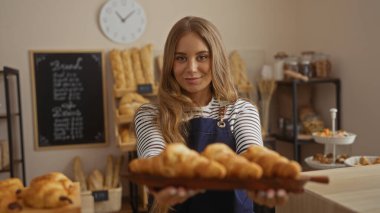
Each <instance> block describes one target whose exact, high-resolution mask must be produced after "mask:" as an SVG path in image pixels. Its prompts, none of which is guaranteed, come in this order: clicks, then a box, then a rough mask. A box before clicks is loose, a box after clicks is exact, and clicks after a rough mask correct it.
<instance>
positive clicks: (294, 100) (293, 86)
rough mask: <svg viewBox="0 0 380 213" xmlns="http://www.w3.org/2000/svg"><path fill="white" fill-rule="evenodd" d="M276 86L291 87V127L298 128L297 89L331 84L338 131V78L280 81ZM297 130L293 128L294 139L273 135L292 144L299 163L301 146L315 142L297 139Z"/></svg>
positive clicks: (295, 157)
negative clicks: (334, 97)
mask: <svg viewBox="0 0 380 213" xmlns="http://www.w3.org/2000/svg"><path fill="white" fill-rule="evenodd" d="M276 83H277V85H278V86H279V87H281V86H286V87H289V86H290V87H291V94H292V97H291V99H292V115H291V116H292V117H291V119H292V125H293V127H297V126H298V119H299V115H298V87H299V86H300V85H303V84H309V85H316V84H332V85H334V86H335V96H336V99H335V105H336V106H335V108H336V109H338V112H337V120H336V121H337V128H338V129H340V127H341V125H340V124H341V122H340V121H341V116H340V115H341V100H340V97H341V81H340V79H338V78H311V79H309V80H308V81H302V80H296V79H292V80H282V81H276ZM298 132H299V131H298V128H293V132H292V135H295V137H289V136H282V135H275V137H276V139H277V140H281V141H284V142H288V143H292V144H293V158H294V160H296V161H298V162H300V163H301V147H300V146H301V145H303V144H310V142H315V141H314V140H313V139H312V138H310V139H305V138H301V137H299V134H298Z"/></svg>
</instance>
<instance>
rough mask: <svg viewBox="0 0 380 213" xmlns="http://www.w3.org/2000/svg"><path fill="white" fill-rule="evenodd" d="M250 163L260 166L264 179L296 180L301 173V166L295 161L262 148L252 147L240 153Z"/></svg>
mask: <svg viewBox="0 0 380 213" xmlns="http://www.w3.org/2000/svg"><path fill="white" fill-rule="evenodd" d="M242 156H243V157H245V158H246V159H248V160H249V161H250V162H255V163H257V164H259V165H260V166H261V168H262V169H263V172H264V176H266V177H282V178H296V177H297V176H299V174H300V172H301V166H300V165H299V164H298V163H297V162H295V161H289V160H288V159H287V158H285V157H283V156H281V155H280V154H279V153H277V152H275V151H273V150H270V149H268V148H266V147H263V146H256V145H252V146H250V147H248V148H247V150H246V151H245V152H244V153H242Z"/></svg>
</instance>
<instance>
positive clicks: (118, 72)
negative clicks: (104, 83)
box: [110, 49, 127, 89]
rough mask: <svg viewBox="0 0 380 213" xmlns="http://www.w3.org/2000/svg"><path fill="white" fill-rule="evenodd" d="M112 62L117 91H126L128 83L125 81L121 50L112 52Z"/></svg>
mask: <svg viewBox="0 0 380 213" xmlns="http://www.w3.org/2000/svg"><path fill="white" fill-rule="evenodd" d="M110 61H111V67H112V73H113V76H114V81H115V87H116V89H126V88H127V83H126V81H125V79H126V77H125V72H124V65H123V61H122V58H121V52H120V50H117V49H113V50H111V52H110Z"/></svg>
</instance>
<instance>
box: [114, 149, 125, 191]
mask: <svg viewBox="0 0 380 213" xmlns="http://www.w3.org/2000/svg"><path fill="white" fill-rule="evenodd" d="M123 161H124V156H123V155H120V156H119V157H118V158H116V163H115V166H114V169H113V180H112V188H116V187H118V186H119V185H120V169H121V165H122V164H123Z"/></svg>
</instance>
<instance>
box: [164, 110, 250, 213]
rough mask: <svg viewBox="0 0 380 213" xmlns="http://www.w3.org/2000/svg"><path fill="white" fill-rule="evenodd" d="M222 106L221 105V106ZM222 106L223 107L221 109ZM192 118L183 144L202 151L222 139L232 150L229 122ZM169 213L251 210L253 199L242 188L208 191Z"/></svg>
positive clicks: (234, 145) (233, 145) (232, 141)
mask: <svg viewBox="0 0 380 213" xmlns="http://www.w3.org/2000/svg"><path fill="white" fill-rule="evenodd" d="M222 108H223V107H222ZM223 109H224V108H223ZM223 111H224V110H222V109H221V112H222V113H221V114H222V115H221V119H220V120H215V119H211V118H194V119H192V120H190V126H189V130H190V131H189V137H188V141H187V145H188V146H189V147H190V148H192V149H194V150H196V151H198V152H202V151H203V150H204V149H205V147H206V146H207V145H209V144H211V143H215V142H223V143H225V144H227V145H228V146H229V147H230V148H231V149H233V150H235V151H236V143H235V138H234V136H233V135H232V132H231V129H230V124H229V123H228V121H227V120H224V119H223V116H224V112H223ZM219 122H221V123H219ZM172 212H173V213H174V212H175V213H252V212H253V202H252V200H251V199H250V198H249V197H248V195H247V193H246V192H245V191H244V190H231V191H219V190H216V191H214V190H208V191H206V192H205V193H202V194H198V195H195V196H194V197H192V198H190V199H188V200H187V201H185V202H184V203H182V204H178V205H176V206H174V211H172Z"/></svg>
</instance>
